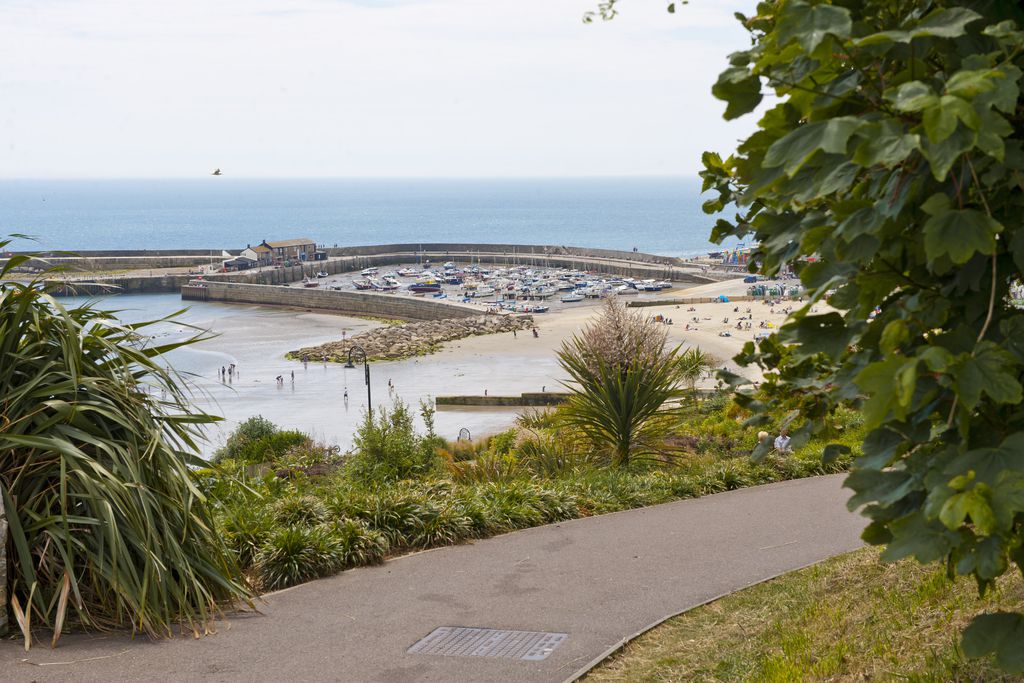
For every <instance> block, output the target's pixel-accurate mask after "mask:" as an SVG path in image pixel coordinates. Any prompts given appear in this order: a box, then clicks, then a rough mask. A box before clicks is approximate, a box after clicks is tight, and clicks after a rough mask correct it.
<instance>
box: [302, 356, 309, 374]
mask: <svg viewBox="0 0 1024 683" xmlns="http://www.w3.org/2000/svg"><path fill="white" fill-rule="evenodd" d="M302 369H303V370H308V369H309V354H305V353H304V354H302Z"/></svg>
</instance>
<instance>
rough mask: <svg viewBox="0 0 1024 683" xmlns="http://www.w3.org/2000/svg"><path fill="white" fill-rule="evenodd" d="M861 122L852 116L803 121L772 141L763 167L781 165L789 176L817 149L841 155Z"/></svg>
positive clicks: (862, 123)
mask: <svg viewBox="0 0 1024 683" xmlns="http://www.w3.org/2000/svg"><path fill="white" fill-rule="evenodd" d="M862 125H864V122H863V121H861V120H860V119H858V118H855V117H853V116H840V117H838V118H834V119H829V120H828V121H820V122H816V123H805V124H804V125H802V126H800V127H799V128H797V129H796V130H793V131H791V132H789V133H787V134H786V135H784V136H783V137H781V138H779V139H778V140H776V141H775V142H774V143H772V146H771V147H769V148H768V152H767V154H765V157H764V166H765V167H766V168H776V167H779V166H782V167H783V168H784V170H785V171H786V174H787V175H789V176H792V175H793V174H794V173H796V172H797V171H799V170H800V168H801V167H802V166H803V165H804V164H806V163H807V162H808V161H809V160H810V158H811V157H812V156H814V153H815V152H817V151H818V150H819V149H820V150H822V151H824V152H828V153H829V154H845V153H846V144H847V142H848V141H849V140H850V136H851V135H853V134H854V132H856V131H857V129H858V128H860V127H861V126H862Z"/></svg>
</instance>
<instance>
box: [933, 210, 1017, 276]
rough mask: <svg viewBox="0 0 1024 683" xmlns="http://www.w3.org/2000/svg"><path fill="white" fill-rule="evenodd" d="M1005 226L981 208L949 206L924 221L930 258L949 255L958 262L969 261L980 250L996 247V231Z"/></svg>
mask: <svg viewBox="0 0 1024 683" xmlns="http://www.w3.org/2000/svg"><path fill="white" fill-rule="evenodd" d="M1002 229H1003V226H1002V225H1001V224H1000V223H999V222H998V221H996V220H994V219H992V218H990V217H989V216H988V215H986V214H984V213H982V212H981V211H976V210H974V209H963V210H955V209H952V210H948V211H946V212H945V213H939V214H936V215H934V216H932V217H931V218H929V219H928V221H927V222H926V223H925V224H924V249H925V254H927V256H928V260H929V261H930V262H931V261H935V260H936V259H938V258H940V257H942V256H947V257H949V259H950V260H951V261H952V262H953V263H955V264H962V263H967V261H968V260H970V258H971V257H972V256H974V255H975V254H977V253H981V254H992V253H993V252H995V250H996V233H999V232H1002Z"/></svg>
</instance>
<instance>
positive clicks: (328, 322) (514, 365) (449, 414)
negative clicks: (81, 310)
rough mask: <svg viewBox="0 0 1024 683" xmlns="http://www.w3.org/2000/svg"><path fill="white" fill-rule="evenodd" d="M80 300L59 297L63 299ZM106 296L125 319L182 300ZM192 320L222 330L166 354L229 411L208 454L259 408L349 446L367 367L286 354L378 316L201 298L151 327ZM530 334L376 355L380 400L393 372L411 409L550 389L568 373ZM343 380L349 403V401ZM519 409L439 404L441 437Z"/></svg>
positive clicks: (374, 387)
mask: <svg viewBox="0 0 1024 683" xmlns="http://www.w3.org/2000/svg"><path fill="white" fill-rule="evenodd" d="M78 301H80V300H77V299H62V303H64V304H65V305H74V304H75V303H77V302H78ZM102 304H103V307H105V308H116V309H119V310H120V311H121V313H120V314H119V316H120V317H121V319H123V320H125V321H127V322H137V321H140V320H144V319H153V318H157V317H161V316H164V315H168V314H170V313H172V312H174V311H177V310H180V309H181V308H182V302H181V299H180V296H179V295H177V294H145V295H120V296H117V297H109V298H107V299H104V300H103V301H102ZM186 324H187V325H192V326H195V327H196V328H199V329H202V330H208V331H209V332H211V333H214V334H216V335H217V336H216V337H215V338H212V339H209V340H206V341H202V342H199V343H198V344H196V345H194V346H191V347H187V348H183V349H179V350H176V351H173V352H171V353H169V354H168V355H167V360H168V362H169V363H170V364H171V365H172V366H173V367H174V368H175V369H176V370H178V371H179V372H181V373H185V374H187V376H188V377H189V378H190V380H191V381H192V382H193V384H194V389H195V392H196V403H197V404H198V405H199V406H201V407H202V408H203V409H204V410H207V411H208V412H211V413H214V414H217V415H221V416H223V417H224V418H225V420H224V421H223V422H221V423H219V424H218V425H215V426H212V427H210V428H209V429H208V438H209V441H208V443H207V444H206V445H205V447H204V449H203V450H204V453H205V454H207V455H209V454H210V453H212V452H213V450H215V449H216V448H217V447H218V446H219V445H221V444H222V443H223V440H224V438H225V437H226V435H227V434H228V433H229V432H230V431H231V430H232V429H234V428H235V427H236V426H237V425H238V423H239V422H241V421H243V420H245V419H247V418H249V417H252V416H253V415H262V416H264V417H266V418H268V419H270V420H271V421H273V422H275V423H276V424H278V425H279V426H281V427H286V428H291V429H300V430H302V431H305V432H307V433H309V434H312V435H313V436H315V437H316V438H319V439H323V440H325V441H327V442H330V443H337V444H338V445H340V446H341V447H342V448H348V447H350V446H351V444H352V436H353V434H354V431H355V428H356V426H357V424H358V422H359V421H360V419H361V417H362V415H363V411H364V410H365V409H366V406H367V399H366V386H365V384H364V382H363V369H362V367H359V368H356V369H354V370H348V369H346V368H345V367H344V366H343V365H341V364H335V363H328V364H326V365H325V364H323V363H320V362H311V363H309V364H308V365H307V366H303V364H302V363H301V362H298V361H291V360H286V359H285V357H284V356H285V354H286V353H287V352H289V351H292V350H295V349H297V348H300V347H303V346H311V345H315V344H320V343H323V342H326V341H331V340H337V339H340V338H341V336H342V332H344V333H345V334H346V335H348V336H351V335H353V334H357V333H359V332H362V331H364V330H367V329H370V328H372V327H376V326H377V325H378V323H375V322H371V321H366V320H360V319H356V318H347V317H343V316H336V315H328V314H322V313H310V312H305V311H301V310H289V309H279V308H266V307H259V306H248V305H240V304H216V303H205V302H195V303H192V304H191V305H190V306H189V308H188V310H187V311H186V312H185V313H183V314H182V315H181V316H180V317H178V318H177V319H176V320H175V321H174V322H169V323H161V324H160V325H159V326H157V327H155V328H153V332H154V333H155V334H156V335H157V336H158V338H159V340H161V341H170V340H175V339H179V338H182V337H185V336H188V335H190V334H194V333H195V331H196V330H195V329H192V328H190V327H188V326H187V325H186ZM526 337H527V335H520V337H519V338H520V339H523V352H522V353H518V354H509V355H503V356H502V357H501V358H498V359H496V358H494V357H493V356H489V355H483V354H461V353H457V352H455V349H456V348H458V346H459V342H454V343H453V345H452V346H453V347H454V348H452V349H449V350H447V351H446V352H442V353H440V354H436V355H432V356H425V357H421V358H414V359H408V360H403V361H390V362H384V361H381V362H374V363H371V364H370V379H371V386H370V388H371V393H372V399H373V403H374V405H380V404H382V403H385V404H386V403H389V402H390V400H391V395H390V394H389V391H388V380H391V382H392V384H393V386H394V388H395V392H394V396H396V397H397V398H400V399H401V400H403V401H405V402H406V403H408V404H410V405H411V406H413V407H414V408H415V407H418V405H419V401H420V400H428V399H431V398H432V397H434V396H437V395H438V394H482V393H484V390H485V389H489V390H490V393H491V394H518V393H521V392H524V391H539V390H540V389H541V388H542V387H543V386H545V385H546V386H547V387H551V388H553V387H554V385H555V384H556V378H557V377H560V376H561V373H560V371H559V368H558V365H557V363H556V361H555V358H554V356H553V354H551V353H550V352H540V349H533V348H531V347H530V345H529V341H528V340H527V339H526ZM230 363H234V364H235V365H236V367H237V368H238V371H239V375H238V377H236V378H233V379H232V380H231V381H230V382H222V381H220V379H219V370H220V368H221V367H222V366H225V367H226V366H227V365H229V364H230ZM293 372H294V377H295V378H294V381H293V380H292V373H293ZM278 375H282V376H283V378H284V384H283V386H278V384H277V381H276V379H275V378H276V377H277V376H278ZM346 387H347V389H348V393H349V401H348V403H347V404H346V403H345V401H343V400H342V396H343V393H344V390H345V388H346ZM516 414H517V411H516V410H509V409H483V408H474V409H472V410H442V411H439V412H438V413H437V418H436V427H437V431H438V433H439V434H440V435H441V436H444V437H446V438H451V439H454V438H455V437H456V436H457V435H458V432H459V430H460V429H461V428H463V427H465V428H467V429H469V430H470V432H471V433H472V434H473V435H480V434H484V433H488V432H493V431H498V430H500V429H502V428H504V427H506V426H508V425H509V424H511V422H512V421H513V420H514V418H515V415H516Z"/></svg>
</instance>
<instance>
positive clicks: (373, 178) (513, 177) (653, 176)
mask: <svg viewBox="0 0 1024 683" xmlns="http://www.w3.org/2000/svg"><path fill="white" fill-rule="evenodd" d="M214 177H216V178H227V179H229V180H365V181H382V180H423V181H430V180H659V179H660V180H677V179H685V180H699V178H700V176H699V175H698V174H696V173H693V174H683V173H679V174H631V175H612V174H609V175H601V174H590V175H557V176H556V175H533V176H531V175H507V176H503V175H450V176H416V175H409V176H399V175H395V176H354V175H349V176H341V175H339V176H246V175H229V174H222V175H219V176H213V175H212V174H206V175H198V176H193V175H189V176H178V175H173V176H19V177H6V176H0V182H4V181H41V180H49V181H86V180H139V181H143V180H202V179H205V178H214ZM211 182H217V181H211Z"/></svg>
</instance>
